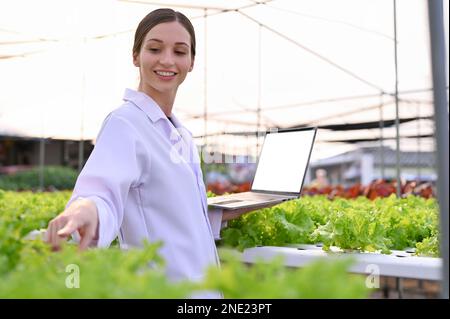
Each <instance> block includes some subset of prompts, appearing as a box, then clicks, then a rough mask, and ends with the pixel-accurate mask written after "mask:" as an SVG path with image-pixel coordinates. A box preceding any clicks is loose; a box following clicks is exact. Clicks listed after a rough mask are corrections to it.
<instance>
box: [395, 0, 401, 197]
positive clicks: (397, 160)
mask: <svg viewBox="0 0 450 319" xmlns="http://www.w3.org/2000/svg"><path fill="white" fill-rule="evenodd" d="M394 57H395V131H396V136H395V140H396V146H397V150H396V152H395V155H396V156H395V162H396V163H395V166H396V178H397V197H400V196H401V188H400V186H401V185H400V184H401V180H400V121H399V115H398V65H397V1H396V0H394Z"/></svg>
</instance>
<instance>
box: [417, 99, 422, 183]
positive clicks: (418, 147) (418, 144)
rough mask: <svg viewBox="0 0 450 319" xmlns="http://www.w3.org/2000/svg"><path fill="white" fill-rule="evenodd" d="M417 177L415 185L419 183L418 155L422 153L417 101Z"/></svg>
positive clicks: (420, 162) (419, 162) (419, 161)
mask: <svg viewBox="0 0 450 319" xmlns="http://www.w3.org/2000/svg"><path fill="white" fill-rule="evenodd" d="M417 118H418V120H417V135H418V137H417V177H416V182H417V185H419V184H420V180H421V176H420V175H421V167H420V166H421V165H422V161H421V160H420V156H421V154H422V150H421V142H422V138H421V137H420V136H421V135H422V134H421V133H422V130H421V126H420V103H417Z"/></svg>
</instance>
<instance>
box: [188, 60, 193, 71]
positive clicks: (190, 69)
mask: <svg viewBox="0 0 450 319" xmlns="http://www.w3.org/2000/svg"><path fill="white" fill-rule="evenodd" d="M193 69H194V59H192V62H191V67H190V68H189V72H191V71H192V70H193Z"/></svg>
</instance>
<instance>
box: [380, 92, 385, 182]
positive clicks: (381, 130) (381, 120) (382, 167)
mask: <svg viewBox="0 0 450 319" xmlns="http://www.w3.org/2000/svg"><path fill="white" fill-rule="evenodd" d="M383 127H384V121H383V94H380V166H381V167H380V169H381V179H383V180H384V149H383Z"/></svg>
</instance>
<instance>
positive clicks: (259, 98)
mask: <svg viewBox="0 0 450 319" xmlns="http://www.w3.org/2000/svg"><path fill="white" fill-rule="evenodd" d="M261 30H262V25H261V24H259V26H258V105H257V110H256V154H257V156H259V138H260V136H259V129H260V126H261Z"/></svg>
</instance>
